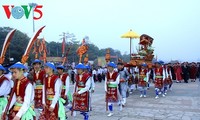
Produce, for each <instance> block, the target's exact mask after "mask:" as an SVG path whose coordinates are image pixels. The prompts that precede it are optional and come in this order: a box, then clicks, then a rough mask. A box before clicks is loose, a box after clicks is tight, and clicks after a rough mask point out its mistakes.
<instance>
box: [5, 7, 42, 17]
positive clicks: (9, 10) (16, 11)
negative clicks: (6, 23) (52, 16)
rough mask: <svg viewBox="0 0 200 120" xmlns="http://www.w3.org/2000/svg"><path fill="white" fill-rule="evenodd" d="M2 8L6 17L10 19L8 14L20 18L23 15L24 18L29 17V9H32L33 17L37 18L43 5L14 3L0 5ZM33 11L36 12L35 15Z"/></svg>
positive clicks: (40, 14) (40, 15)
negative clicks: (17, 4) (18, 4)
mask: <svg viewBox="0 0 200 120" xmlns="http://www.w3.org/2000/svg"><path fill="white" fill-rule="evenodd" d="M2 7H3V8H4V11H5V14H6V16H7V18H8V19H10V16H11V15H12V17H13V18H15V19H21V18H22V17H23V16H25V17H26V19H28V18H29V16H30V13H31V11H32V10H33V12H34V13H33V14H34V16H33V19H34V20H39V19H41V18H42V16H43V13H42V10H41V9H42V7H43V5H36V6H35V7H33V6H32V5H21V6H14V5H2ZM35 13H36V14H37V15H36V16H35Z"/></svg>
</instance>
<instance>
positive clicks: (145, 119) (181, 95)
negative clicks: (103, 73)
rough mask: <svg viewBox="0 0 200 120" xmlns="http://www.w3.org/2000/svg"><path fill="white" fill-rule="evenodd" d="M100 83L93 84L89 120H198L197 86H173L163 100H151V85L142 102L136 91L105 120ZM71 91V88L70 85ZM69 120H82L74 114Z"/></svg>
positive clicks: (199, 92) (103, 99) (199, 100)
mask: <svg viewBox="0 0 200 120" xmlns="http://www.w3.org/2000/svg"><path fill="white" fill-rule="evenodd" d="M103 85H104V84H103V83H96V88H95V93H94V94H93V96H92V98H93V101H92V112H90V120H200V86H199V85H200V83H199V81H196V82H189V83H188V84H186V83H174V84H173V87H172V91H168V94H167V95H166V97H162V96H160V98H159V99H155V94H154V88H153V84H151V86H150V90H148V91H147V97H146V98H140V97H139V96H140V93H139V91H137V90H136V91H134V92H133V94H132V95H130V96H129V97H128V99H127V104H126V106H125V107H124V108H123V110H122V111H119V107H118V106H117V105H115V106H114V115H113V116H112V117H107V114H108V113H107V112H106V108H105V102H104V101H105V95H104V93H105V92H104V87H103ZM71 87H72V85H71ZM68 119H69V120H83V116H82V115H80V114H79V113H78V112H77V116H76V117H72V116H70V112H68Z"/></svg>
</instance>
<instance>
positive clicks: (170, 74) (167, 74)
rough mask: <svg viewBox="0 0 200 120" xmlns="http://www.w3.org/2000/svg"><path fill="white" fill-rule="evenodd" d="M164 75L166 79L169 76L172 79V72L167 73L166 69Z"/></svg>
mask: <svg viewBox="0 0 200 120" xmlns="http://www.w3.org/2000/svg"><path fill="white" fill-rule="evenodd" d="M165 73H166V78H168V76H170V78H171V79H172V72H171V70H169V72H168V71H167V68H166V69H165Z"/></svg>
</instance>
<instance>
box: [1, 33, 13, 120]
mask: <svg viewBox="0 0 200 120" xmlns="http://www.w3.org/2000/svg"><path fill="white" fill-rule="evenodd" d="M15 31H16V29H13V30H11V31H10V32H9V33H8V34H7V36H6V39H5V41H4V44H3V47H2V51H1V56H0V64H3V62H4V60H5V54H6V51H7V49H8V46H9V45H10V41H11V39H12V37H13V35H14V33H15ZM14 84H16V82H14ZM14 86H16V85H14ZM13 94H14V90H13V89H12V90H11V94H10V97H12V96H13ZM10 103H11V99H8V104H7V106H6V109H5V111H4V113H3V114H2V120H5V119H6V115H7V112H8V109H9V106H10Z"/></svg>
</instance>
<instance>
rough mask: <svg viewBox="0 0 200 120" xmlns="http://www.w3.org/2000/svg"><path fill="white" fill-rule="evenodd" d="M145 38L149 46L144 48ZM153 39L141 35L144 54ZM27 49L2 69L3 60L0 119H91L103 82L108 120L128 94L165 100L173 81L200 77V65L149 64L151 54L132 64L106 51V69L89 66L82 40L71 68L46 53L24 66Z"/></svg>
mask: <svg viewBox="0 0 200 120" xmlns="http://www.w3.org/2000/svg"><path fill="white" fill-rule="evenodd" d="M143 37H145V39H146V38H147V39H148V40H149V41H150V42H148V44H146V42H144V41H143V39H144V38H143ZM33 40H34V39H33ZM152 40H153V39H152V38H151V37H149V36H148V35H142V36H141V41H140V44H141V45H143V47H142V48H141V50H142V51H143V52H142V54H144V52H145V51H147V48H148V50H151V49H149V46H147V45H151V44H152ZM31 43H34V41H32V42H31ZM30 45H31V44H30ZM31 47H32V46H27V50H26V52H25V54H24V55H23V57H22V60H21V62H16V63H15V64H12V65H10V66H7V67H6V68H5V67H4V66H2V65H1V64H2V63H3V60H2V61H1V64H0V118H1V120H36V119H39V120H66V119H68V116H67V115H68V113H69V112H70V113H71V116H73V117H76V116H77V114H79V113H80V114H81V115H82V116H83V117H82V118H83V119H84V120H89V117H90V112H91V111H93V108H95V106H94V105H92V101H93V99H94V98H93V94H95V87H96V86H97V85H101V82H103V83H104V84H103V85H104V90H103V91H105V96H102V97H105V108H106V111H107V112H108V115H107V116H108V117H111V116H113V115H115V112H114V108H115V107H116V106H118V107H119V111H121V112H123V111H122V110H123V109H126V107H127V106H128V104H127V99H130V98H129V96H131V95H137V94H136V93H137V92H138V93H139V94H140V95H139V96H138V97H140V99H145V98H148V97H150V94H149V91H150V90H153V91H155V95H153V97H155V99H159V98H160V96H162V97H167V95H168V91H169V90H172V88H173V82H176V83H181V82H183V81H184V82H185V83H188V82H189V80H191V82H195V81H196V80H197V78H198V77H199V79H200V63H198V64H197V63H194V62H192V63H188V62H183V63H179V62H177V63H164V61H162V60H156V61H154V62H153V61H152V56H151V55H152V54H153V52H150V53H149V54H148V55H149V56H150V57H151V58H150V62H149V58H148V57H149V56H148V57H146V60H144V59H143V58H142V59H140V58H137V55H135V56H133V58H132V59H131V60H133V61H130V63H127V62H123V60H122V59H118V61H115V62H113V61H111V60H110V57H109V53H107V56H106V62H107V63H106V65H105V66H98V65H94V64H90V63H89V62H88V56H87V57H86V58H85V59H84V62H83V63H82V59H81V58H82V55H83V54H85V53H86V52H87V50H88V46H87V45H86V43H85V41H84V40H83V42H82V45H81V46H80V47H79V48H78V50H77V54H78V55H79V58H80V59H79V63H77V64H76V65H75V66H74V67H73V66H72V65H71V66H67V65H66V64H65V58H66V57H64V58H63V62H62V63H56V64H55V63H54V62H52V61H47V60H46V57H45V56H46V54H45V52H44V55H43V59H42V60H40V59H38V58H37V57H36V59H34V60H33V61H32V63H31V64H30V66H29V67H27V66H26V65H25V63H26V62H27V59H28V57H27V55H29V52H30V49H31ZM27 51H28V52H27ZM145 55H146V54H145ZM36 56H37V55H36ZM134 59H137V60H141V61H142V62H141V63H136V64H135V63H131V62H135V61H134ZM29 68H31V69H29ZM27 71H28V72H27ZM69 71H70V72H69ZM98 82H99V84H97V85H96V83H98ZM70 87H71V88H72V87H73V90H72V89H71V90H70ZM36 110H37V111H39V116H36Z"/></svg>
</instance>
